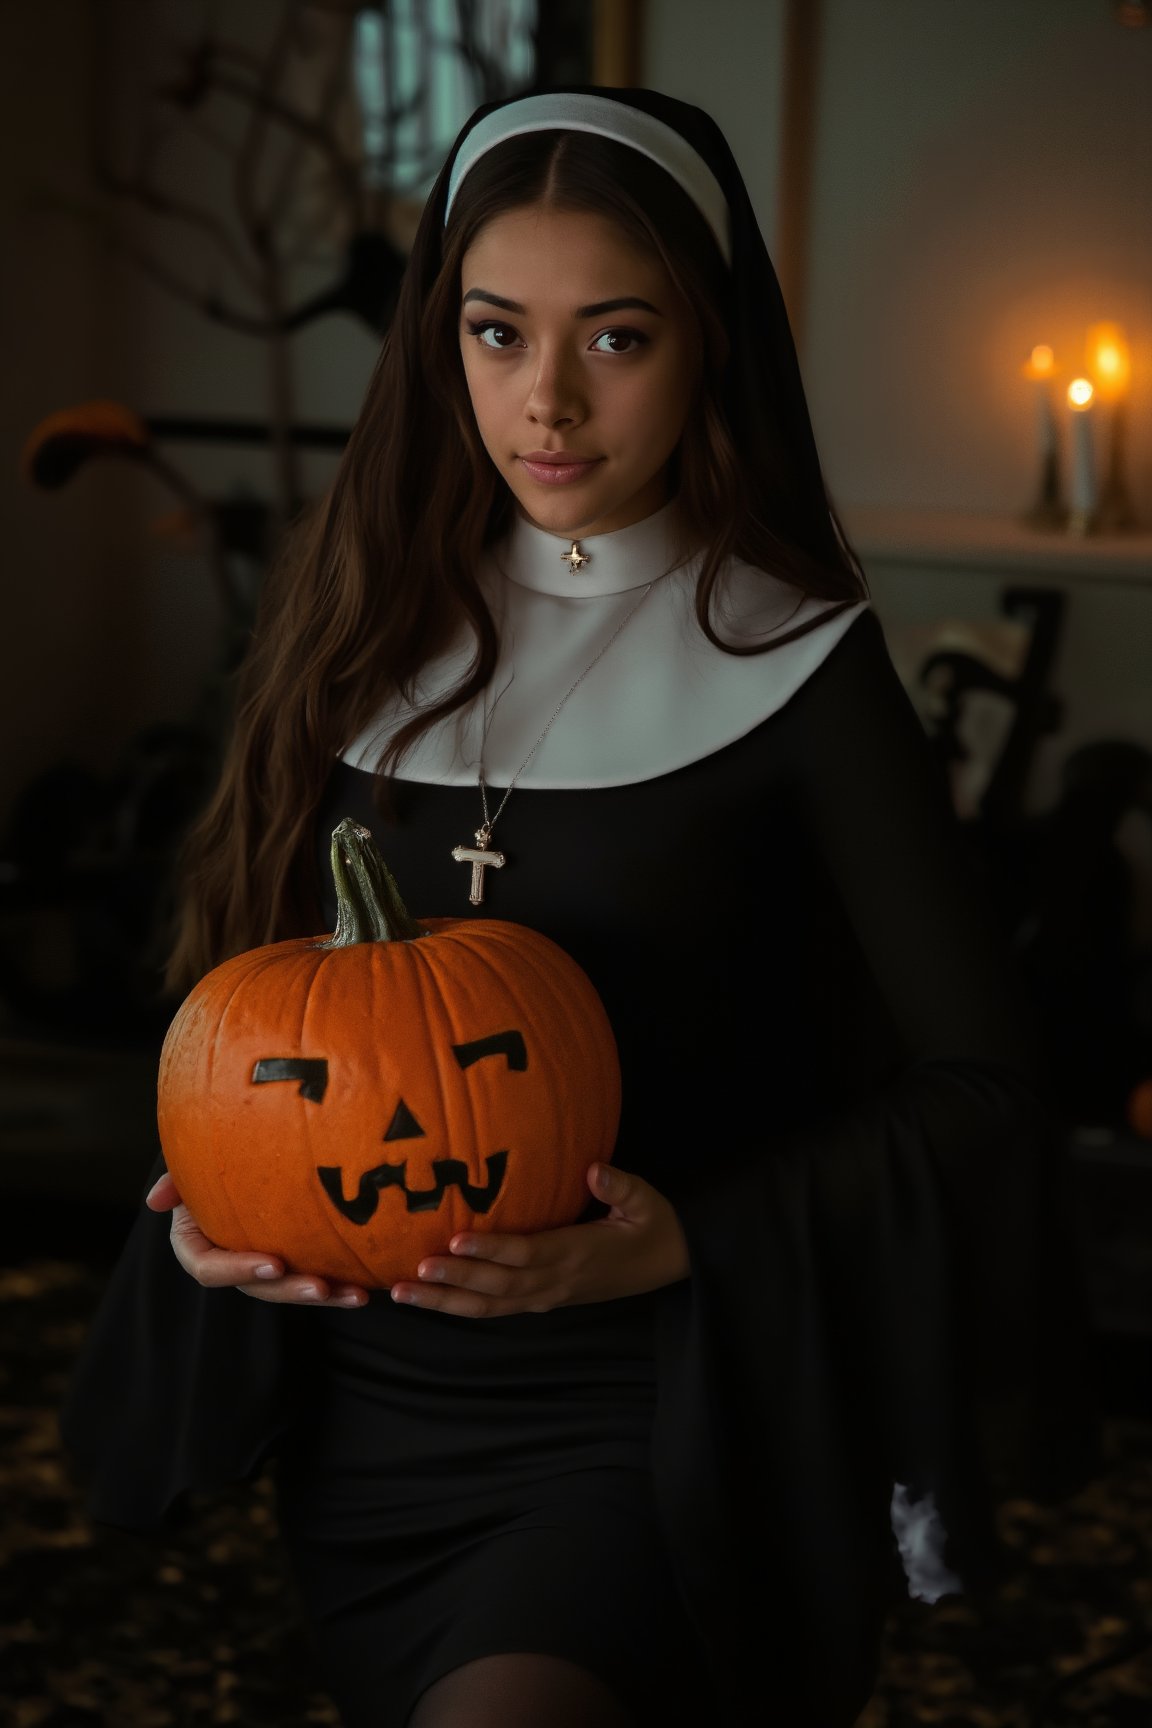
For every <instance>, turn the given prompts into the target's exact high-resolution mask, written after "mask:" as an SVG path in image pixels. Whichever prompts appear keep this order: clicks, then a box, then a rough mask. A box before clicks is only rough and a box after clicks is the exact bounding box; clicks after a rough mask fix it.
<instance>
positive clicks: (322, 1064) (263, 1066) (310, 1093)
mask: <svg viewBox="0 0 1152 1728" xmlns="http://www.w3.org/2000/svg"><path fill="white" fill-rule="evenodd" d="M271 1080H299V1082H300V1096H301V1098H311V1100H312V1102H313V1103H314V1104H320V1103H322V1102H323V1099H324V1094H325V1092H327V1090H328V1064H327V1062H326V1061H325V1060H324V1058H323V1056H262V1057H261V1058H260V1060H259V1061H258V1062H257V1064H256V1066H255V1067H254V1068H253V1070H252V1084H253V1086H266V1085H267V1084H268V1082H269V1081H271Z"/></svg>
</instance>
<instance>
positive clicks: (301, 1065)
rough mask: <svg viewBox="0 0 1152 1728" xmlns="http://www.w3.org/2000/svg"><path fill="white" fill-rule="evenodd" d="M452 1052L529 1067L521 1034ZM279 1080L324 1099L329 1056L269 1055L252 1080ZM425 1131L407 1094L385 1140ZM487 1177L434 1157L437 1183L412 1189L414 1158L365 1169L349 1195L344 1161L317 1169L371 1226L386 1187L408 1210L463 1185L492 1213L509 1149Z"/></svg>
mask: <svg viewBox="0 0 1152 1728" xmlns="http://www.w3.org/2000/svg"><path fill="white" fill-rule="evenodd" d="M452 1054H453V1056H455V1058H456V1061H457V1062H458V1063H459V1065H460V1067H461V1068H470V1067H471V1066H472V1064H473V1063H474V1062H479V1061H480V1060H481V1058H482V1057H485V1056H492V1057H503V1058H504V1059H505V1061H506V1063H507V1066H508V1067H509V1068H510V1069H512V1070H515V1071H517V1072H520V1073H523V1072H524V1071H525V1070H526V1069H527V1067H528V1052H527V1051H526V1049H525V1048H524V1037H523V1034H522V1033H520V1032H496V1033H494V1034H493V1035H492V1036H491V1037H490V1038H473V1039H472V1040H471V1041H470V1042H469V1043H467V1044H453V1046H452ZM274 1080H288V1081H292V1080H295V1081H298V1082H299V1090H300V1096H301V1098H310V1099H312V1100H313V1102H314V1103H316V1104H322V1103H323V1102H324V1094H325V1092H326V1091H327V1090H328V1063H327V1062H326V1061H325V1060H324V1059H323V1057H320V1058H316V1057H307V1056H303V1057H299V1056H272V1057H264V1058H263V1059H262V1060H261V1061H259V1062H257V1064H256V1066H255V1068H254V1069H253V1070H252V1082H253V1085H256V1086H267V1085H268V1084H269V1083H270V1082H271V1081H274ZM507 1116H508V1120H507V1122H506V1131H507V1130H508V1129H510V1128H511V1127H512V1126H513V1121H512V1118H514V1116H515V1110H514V1109H510V1110H509V1111H508V1112H507ZM424 1137H425V1130H424V1128H423V1127H422V1126H421V1124H420V1122H419V1121H418V1119H417V1117H416V1116H415V1115H414V1114H413V1112H412V1110H411V1109H410V1108H409V1106H408V1104H407V1101H406V1100H405V1099H403V1098H401V1099H400V1100H399V1101H398V1103H397V1105H396V1109H395V1111H394V1112H393V1115H392V1120H391V1121H390V1122H389V1124H388V1127H387V1128H386V1129H385V1131H384V1139H385V1140H389V1141H391V1140H421V1139H423V1138H424ZM484 1163H485V1166H486V1169H487V1180H486V1181H485V1182H484V1183H483V1184H481V1183H477V1182H473V1181H470V1180H469V1172H468V1166H467V1164H466V1163H465V1161H464V1160H463V1159H462V1158H433V1159H432V1161H431V1169H432V1177H433V1182H432V1186H431V1187H430V1188H412V1187H410V1186H409V1183H408V1160H407V1159H406V1158H405V1159H402V1160H401V1161H400V1162H399V1163H397V1164H377V1165H375V1166H374V1168H373V1169H371V1170H361V1171H360V1181H359V1186H358V1187H357V1189H356V1192H355V1193H354V1194H353V1195H351V1196H349V1197H345V1193H344V1170H343V1167H342V1166H341V1165H339V1164H322V1165H320V1166H319V1168H318V1169H317V1171H316V1175H317V1177H318V1179H319V1182H320V1186H321V1187H322V1188H323V1190H324V1192H325V1193H326V1194H327V1196H328V1198H329V1199H330V1200H331V1202H332V1204H333V1206H335V1207H336V1209H337V1211H339V1212H340V1213H341V1215H342V1216H343V1217H345V1218H347V1219H348V1220H349V1221H350V1222H351V1223H353V1224H367V1222H368V1220H369V1219H370V1218H372V1217H374V1216H375V1213H376V1207H377V1203H378V1200H379V1195H380V1191H381V1189H384V1188H398V1189H399V1190H400V1192H401V1194H402V1195H403V1196H404V1207H405V1210H406V1211H408V1212H436V1211H438V1210H439V1209H440V1206H441V1203H442V1201H443V1199H444V1195H445V1192H446V1191H447V1190H448V1189H449V1188H452V1187H456V1188H459V1190H460V1192H461V1193H462V1194H463V1196H464V1199H465V1200H466V1202H467V1203H468V1205H469V1206H470V1207H471V1208H472V1211H473V1212H474V1213H484V1212H490V1211H491V1210H492V1206H493V1203H494V1201H495V1200H496V1198H497V1196H498V1194H499V1193H500V1189H501V1186H502V1184H503V1181H504V1172H505V1170H506V1169H507V1165H508V1148H507V1147H506V1146H503V1147H501V1148H500V1149H499V1150H498V1151H495V1152H489V1153H488V1154H487V1155H486V1156H485V1159H484Z"/></svg>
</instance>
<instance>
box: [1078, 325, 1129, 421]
mask: <svg viewBox="0 0 1152 1728" xmlns="http://www.w3.org/2000/svg"><path fill="white" fill-rule="evenodd" d="M1085 357H1086V360H1087V364H1088V369H1089V371H1090V372H1091V373H1092V375H1093V377H1094V378H1095V380H1096V387H1097V390H1098V391H1099V393H1100V395H1101V397H1102V398H1104V399H1106V400H1107V401H1110V402H1114V401H1115V400H1116V399H1117V397H1119V396H1122V395H1123V394H1124V392H1125V391H1126V390H1127V388H1128V375H1129V370H1130V368H1129V362H1128V344H1127V342H1126V341H1125V339H1124V332H1123V330H1122V329H1121V328H1120V326H1119V324H1111V323H1108V324H1093V325H1091V326H1090V327H1089V330H1088V335H1087V340H1086V343H1085Z"/></svg>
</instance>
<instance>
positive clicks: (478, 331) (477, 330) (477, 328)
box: [468, 319, 516, 349]
mask: <svg viewBox="0 0 1152 1728" xmlns="http://www.w3.org/2000/svg"><path fill="white" fill-rule="evenodd" d="M495 331H501V332H502V333H503V334H504V335H506V336H513V337H514V336H515V334H516V332H515V330H513V328H512V326H511V325H510V324H497V323H496V322H495V321H494V320H492V319H489V321H488V322H487V323H485V324H473V323H472V322H471V321H469V324H468V334H469V336H475V338H476V340H477V341H478V342H479V344H480V346H481V348H496V349H500V348H510V347H511V346H512V344H511V343H510V342H486V341H485V340H484V338H485V337H486V336H488V335H489V334H490V333H493V332H495Z"/></svg>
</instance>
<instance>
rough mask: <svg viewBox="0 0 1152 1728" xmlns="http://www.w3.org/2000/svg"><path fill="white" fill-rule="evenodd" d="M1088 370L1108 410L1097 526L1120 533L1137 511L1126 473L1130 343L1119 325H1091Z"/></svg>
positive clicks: (1132, 524)
mask: <svg viewBox="0 0 1152 1728" xmlns="http://www.w3.org/2000/svg"><path fill="white" fill-rule="evenodd" d="M1084 347H1085V356H1086V360H1087V365H1088V370H1089V372H1090V373H1091V374H1092V377H1093V379H1094V381H1095V384H1096V395H1097V397H1098V398H1099V399H1100V401H1101V402H1102V403H1104V404H1105V408H1106V412H1107V422H1108V423H1107V432H1106V434H1105V436H1106V438H1107V455H1106V458H1105V461H1104V480H1103V484H1102V486H1101V487H1100V496H1099V500H1098V502H1097V507H1096V527H1097V530H1098V531H1100V532H1103V533H1112V532H1121V531H1123V530H1124V529H1127V528H1134V527H1135V526H1136V512H1135V510H1134V509H1133V507H1132V499H1131V497H1130V495H1129V492H1128V482H1127V480H1126V479H1125V475H1124V466H1125V459H1124V446H1125V443H1126V441H1127V438H1126V431H1125V419H1126V417H1127V412H1128V408H1127V402H1126V398H1127V395H1128V377H1129V373H1130V370H1131V368H1130V365H1129V360H1128V344H1127V342H1126V341H1125V339H1124V332H1123V330H1122V329H1121V328H1120V326H1119V324H1110V323H1102V324H1092V325H1090V326H1089V328H1088V333H1087V338H1086V341H1085V345H1084Z"/></svg>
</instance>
